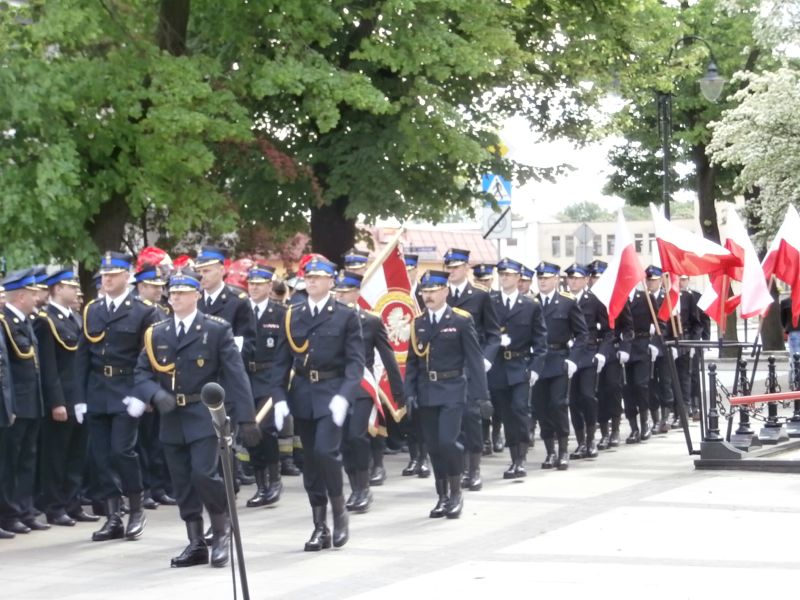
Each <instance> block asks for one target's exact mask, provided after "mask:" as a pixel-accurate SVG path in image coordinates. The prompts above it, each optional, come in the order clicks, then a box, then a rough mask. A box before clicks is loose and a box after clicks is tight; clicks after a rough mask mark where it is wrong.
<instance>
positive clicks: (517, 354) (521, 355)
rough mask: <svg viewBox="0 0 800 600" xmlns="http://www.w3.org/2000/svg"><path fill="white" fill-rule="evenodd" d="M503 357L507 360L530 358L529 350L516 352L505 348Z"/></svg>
mask: <svg viewBox="0 0 800 600" xmlns="http://www.w3.org/2000/svg"><path fill="white" fill-rule="evenodd" d="M503 358H504V359H505V360H511V359H512V358H528V353H527V352H515V351H513V350H504V351H503Z"/></svg>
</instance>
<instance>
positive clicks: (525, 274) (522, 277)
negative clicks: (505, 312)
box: [517, 265, 536, 298]
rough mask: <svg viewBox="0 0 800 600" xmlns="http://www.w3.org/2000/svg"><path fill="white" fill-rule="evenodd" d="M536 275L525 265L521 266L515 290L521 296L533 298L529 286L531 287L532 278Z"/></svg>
mask: <svg viewBox="0 0 800 600" xmlns="http://www.w3.org/2000/svg"><path fill="white" fill-rule="evenodd" d="M535 274H536V273H535V272H534V270H533V269H529V268H528V267H526V266H525V265H522V271H520V274H519V283H518V284H517V289H518V290H519V293H520V294H522V295H523V296H529V297H531V298H533V297H534V294H531V285H533V276H534V275H535Z"/></svg>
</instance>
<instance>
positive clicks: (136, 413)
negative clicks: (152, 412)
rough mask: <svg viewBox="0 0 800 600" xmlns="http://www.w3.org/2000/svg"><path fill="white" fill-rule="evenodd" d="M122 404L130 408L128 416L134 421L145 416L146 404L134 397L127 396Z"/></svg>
mask: <svg viewBox="0 0 800 600" xmlns="http://www.w3.org/2000/svg"><path fill="white" fill-rule="evenodd" d="M122 403H123V404H124V405H125V406H127V407H128V408H127V411H128V414H129V415H130V416H131V417H133V418H134V419H138V418H139V417H141V416H142V415H143V414H144V409H145V408H147V405H146V404H145V403H144V402H142V401H141V400H139V399H138V398H134V397H133V396H125V397H124V398H123V399H122Z"/></svg>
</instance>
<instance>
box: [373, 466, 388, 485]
mask: <svg viewBox="0 0 800 600" xmlns="http://www.w3.org/2000/svg"><path fill="white" fill-rule="evenodd" d="M384 481H386V469H384V468H383V467H373V468H372V473H371V474H370V476H369V484H370V485H371V486H378V485H383V482H384Z"/></svg>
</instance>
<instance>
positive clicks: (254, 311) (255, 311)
mask: <svg viewBox="0 0 800 600" xmlns="http://www.w3.org/2000/svg"><path fill="white" fill-rule="evenodd" d="M253 314H254V315H255V316H256V321H258V317H259V315H258V304H256V305H255V306H254V307H253Z"/></svg>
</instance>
